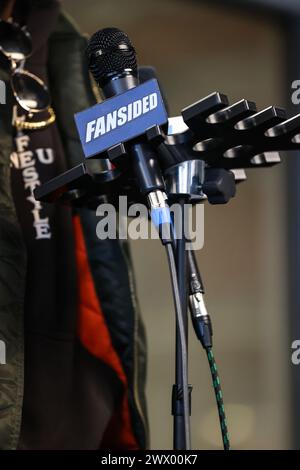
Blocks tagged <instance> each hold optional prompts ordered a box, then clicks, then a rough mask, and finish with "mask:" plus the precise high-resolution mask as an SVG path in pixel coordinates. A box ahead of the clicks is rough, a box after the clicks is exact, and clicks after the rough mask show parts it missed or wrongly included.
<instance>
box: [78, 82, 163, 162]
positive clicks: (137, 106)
mask: <svg viewBox="0 0 300 470" xmlns="http://www.w3.org/2000/svg"><path fill="white" fill-rule="evenodd" d="M167 121H168V115H167V112H166V109H165V106H164V103H163V99H162V96H161V92H160V89H159V86H158V82H157V80H156V79H152V80H149V81H147V82H145V83H143V84H141V85H138V86H137V87H135V88H131V89H130V90H128V91H126V92H124V93H121V94H120V95H116V96H114V97H113V98H110V99H107V100H105V101H103V102H102V103H99V104H96V105H95V106H92V107H91V108H89V109H86V110H84V111H81V112H80V113H77V114H75V122H76V126H77V129H78V133H79V136H80V140H81V144H82V148H83V151H84V155H85V157H86V158H89V157H93V156H95V155H97V154H100V153H101V152H104V151H105V150H107V149H109V148H110V147H113V146H114V145H117V144H119V143H121V142H126V141H128V140H130V139H132V138H134V137H138V136H139V135H142V134H143V133H144V132H145V131H146V130H147V129H149V128H150V127H153V126H156V125H157V126H160V125H163V124H165V123H166V122H167ZM103 158H105V156H104V155H103Z"/></svg>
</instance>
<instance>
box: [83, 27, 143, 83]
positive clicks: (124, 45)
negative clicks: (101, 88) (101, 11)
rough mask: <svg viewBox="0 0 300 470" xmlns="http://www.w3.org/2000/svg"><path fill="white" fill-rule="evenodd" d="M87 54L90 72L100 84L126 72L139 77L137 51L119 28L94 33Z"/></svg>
mask: <svg viewBox="0 0 300 470" xmlns="http://www.w3.org/2000/svg"><path fill="white" fill-rule="evenodd" d="M86 52H87V56H88V61H89V68H90V71H91V72H92V74H93V76H94V78H95V80H96V82H98V83H100V84H103V83H105V81H107V80H108V79H109V78H110V77H111V76H113V75H117V74H119V73H122V72H124V71H125V70H129V71H131V72H132V74H133V75H137V62H136V53H135V49H134V47H133V45H132V44H131V41H130V39H129V37H128V36H127V34H125V33H124V32H123V31H121V30H120V29H118V28H104V29H101V30H100V31H97V32H96V33H94V34H93V35H92V37H91V38H90V40H89V42H88V46H87V50H86Z"/></svg>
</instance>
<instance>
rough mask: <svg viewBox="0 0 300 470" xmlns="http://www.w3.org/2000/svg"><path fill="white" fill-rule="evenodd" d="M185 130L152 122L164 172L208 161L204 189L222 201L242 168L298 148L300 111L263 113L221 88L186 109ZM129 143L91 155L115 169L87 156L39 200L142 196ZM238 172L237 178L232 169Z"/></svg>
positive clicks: (240, 177) (149, 134)
mask: <svg viewBox="0 0 300 470" xmlns="http://www.w3.org/2000/svg"><path fill="white" fill-rule="evenodd" d="M181 114H182V118H183V120H184V122H185V124H186V126H187V128H186V130H184V131H183V132H182V133H179V134H177V135H172V136H171V135H168V134H167V133H165V129H162V128H160V127H159V126H154V127H153V128H151V129H148V130H147V131H146V133H145V135H144V139H145V140H146V141H148V143H150V145H151V146H153V148H154V149H155V150H156V151H157V158H158V161H159V164H160V166H161V168H162V170H163V171H165V170H166V169H168V168H170V167H171V166H173V165H176V164H179V163H180V162H183V161H185V160H195V159H199V160H202V161H203V162H205V165H206V176H205V183H204V186H203V190H204V192H205V193H206V195H207V197H208V200H209V202H211V203H213V204H218V203H219V204H223V203H226V202H228V200H229V199H230V198H231V197H233V196H234V194H235V184H236V183H237V182H240V181H244V180H245V179H246V176H245V173H244V171H243V169H245V168H261V167H262V168H264V167H269V166H272V165H275V164H277V163H280V161H281V159H280V155H279V153H278V152H279V151H281V150H296V149H300V115H297V116H294V117H292V118H291V119H288V120H287V119H286V114H285V111H284V110H283V109H281V108H277V107H274V106H270V107H268V108H266V109H264V110H262V111H260V112H257V108H256V105H255V103H254V102H252V101H248V100H245V99H243V100H241V101H238V102H237V103H234V104H232V105H230V104H229V101H228V98H227V96H226V95H224V94H222V93H218V92H215V93H212V94H211V95H209V96H207V97H205V98H203V99H201V100H200V101H198V102H196V103H194V104H192V105H190V106H188V107H186V108H184V109H183V110H182V113H181ZM128 144H130V145H131V144H132V142H121V143H119V144H117V145H115V146H114V147H112V148H110V149H108V150H107V151H105V152H102V153H101V154H98V155H96V156H95V157H93V158H97V159H106V160H109V161H110V162H111V163H112V164H113V166H114V170H110V171H107V172H105V173H103V174H101V173H100V174H98V175H94V174H92V173H91V172H90V171H89V169H88V161H87V162H86V163H82V164H80V165H78V166H77V167H75V168H72V169H71V170H69V171H67V172H66V173H64V174H62V175H59V176H57V177H56V178H54V179H53V180H50V181H48V182H47V183H45V184H43V185H42V186H40V187H38V188H37V189H36V190H35V197H36V199H37V200H40V201H44V202H45V201H46V202H63V203H72V204H73V203H76V201H81V202H83V203H86V201H87V200H88V199H89V198H91V199H93V198H95V196H97V197H99V196H101V195H106V194H110V195H111V194H114V195H115V196H116V195H117V194H118V193H119V194H124V192H125V193H127V192H130V193H131V194H130V197H131V199H132V200H135V199H138V200H140V194H139V191H138V188H135V189H133V190H132V189H130V188H132V187H133V186H134V177H133V175H132V173H131V170H130V152H129V151H128V150H127V149H128V148H129V146H128ZM231 172H232V173H233V174H234V181H233V178H232V173H231Z"/></svg>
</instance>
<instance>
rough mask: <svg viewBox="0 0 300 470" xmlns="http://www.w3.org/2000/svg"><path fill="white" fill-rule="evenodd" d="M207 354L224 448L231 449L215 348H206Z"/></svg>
mask: <svg viewBox="0 0 300 470" xmlns="http://www.w3.org/2000/svg"><path fill="white" fill-rule="evenodd" d="M206 354H207V359H208V363H209V368H210V372H211V378H212V383H213V387H214V392H215V396H216V402H217V406H218V413H219V420H220V426H221V432H222V440H223V446H224V450H230V442H229V433H228V428H227V421H226V415H225V407H224V402H223V394H222V389H221V383H220V378H219V374H218V369H217V364H216V361H215V357H214V353H213V350H212V349H211V348H209V349H206Z"/></svg>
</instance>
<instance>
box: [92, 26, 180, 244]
mask: <svg viewBox="0 0 300 470" xmlns="http://www.w3.org/2000/svg"><path fill="white" fill-rule="evenodd" d="M86 53H87V57H88V63H89V68H90V71H91V73H92V75H93V77H94V79H95V81H96V83H97V84H98V86H99V88H100V90H101V92H102V95H103V97H104V98H112V97H113V96H116V95H119V94H121V93H124V92H126V91H128V90H130V89H132V88H135V87H137V86H138V85H139V76H138V75H139V74H138V66H137V60H136V52H135V49H134V47H133V45H132V43H131V41H130V39H129V38H128V36H127V34H125V33H124V32H123V31H121V30H119V29H117V28H104V29H102V30H100V31H97V32H96V33H94V34H93V35H92V37H91V38H90V40H89V42H88V46H87V50H86ZM127 153H128V154H129V155H130V157H131V160H130V161H131V163H132V167H133V170H134V173H135V176H136V179H137V183H138V186H139V189H140V191H141V193H142V194H143V195H144V196H146V198H147V201H148V205H149V207H150V210H151V218H152V221H153V223H154V224H155V225H156V227H157V228H159V233H160V235H161V234H162V231H161V229H162V228H164V227H166V226H168V227H170V225H171V217H170V211H169V208H168V205H167V202H166V201H167V195H166V193H165V184H164V179H163V176H162V173H161V170H160V167H159V164H158V161H157V158H156V154H155V151H154V150H153V148H152V147H151V145H150V144H149V143H148V142H146V141H145V138H144V136H142V137H137V138H135V139H134V140H132V141H131V142H130V143H128V145H127ZM129 164H130V163H129ZM163 232H164V234H166V233H169V232H170V230H169V229H168V230H167V231H165V230H163ZM161 238H162V241H163V243H171V239H170V237H165V236H162V237H161Z"/></svg>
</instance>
